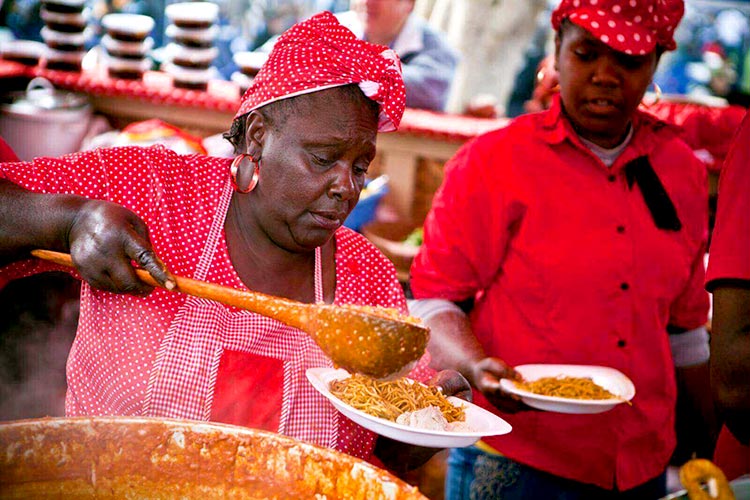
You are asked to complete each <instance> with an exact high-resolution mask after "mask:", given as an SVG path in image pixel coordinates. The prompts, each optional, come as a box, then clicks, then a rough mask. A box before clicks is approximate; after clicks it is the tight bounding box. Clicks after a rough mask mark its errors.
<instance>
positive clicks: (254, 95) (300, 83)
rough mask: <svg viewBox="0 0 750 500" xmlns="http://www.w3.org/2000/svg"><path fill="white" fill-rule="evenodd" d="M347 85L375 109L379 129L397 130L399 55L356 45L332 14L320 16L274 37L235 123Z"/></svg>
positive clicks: (401, 101) (402, 98) (401, 98)
mask: <svg viewBox="0 0 750 500" xmlns="http://www.w3.org/2000/svg"><path fill="white" fill-rule="evenodd" d="M351 83H357V84H359V88H360V89H362V92H363V93H364V94H365V95H366V96H367V97H369V98H370V99H372V100H373V101H375V102H377V103H378V105H379V106H380V120H379V123H378V130H380V131H382V132H389V131H392V130H396V128H398V124H399V123H400V122H401V115H403V114H404V106H405V103H406V91H405V88H404V80H403V78H402V77H401V62H400V61H399V59H398V56H397V55H396V53H395V52H393V51H392V50H391V49H389V48H388V47H384V46H381V45H375V44H372V43H369V42H365V41H362V40H359V39H358V38H357V37H356V36H355V35H354V34H353V33H352V32H351V31H349V30H348V29H347V28H345V27H343V26H342V25H341V24H339V22H338V20H337V19H336V17H334V15H333V14H331V13H330V12H321V13H320V14H316V15H315V16H313V17H311V18H310V19H307V20H305V21H302V22H300V23H297V24H295V25H294V26H292V27H291V28H289V29H288V30H287V31H285V32H284V33H283V34H282V35H281V36H280V37H279V39H278V40H277V41H276V43H275V44H274V47H273V50H272V51H271V53H270V54H269V56H268V59H267V60H266V63H265V64H264V65H263V67H262V68H261V70H260V71H259V72H258V74H257V75H256V76H255V78H254V79H253V83H252V85H251V86H250V88H249V89H247V91H246V92H245V95H243V96H242V101H241V103H240V109H239V110H238V111H237V114H236V115H235V118H237V117H239V116H242V115H244V114H246V113H249V112H250V111H252V110H254V109H257V108H259V107H261V106H264V105H266V104H269V103H272V102H274V101H279V100H281V99H286V98H289V97H294V96H297V95H302V94H309V93H311V92H316V91H318V90H323V89H327V88H331V87H338V86H341V85H347V84H351Z"/></svg>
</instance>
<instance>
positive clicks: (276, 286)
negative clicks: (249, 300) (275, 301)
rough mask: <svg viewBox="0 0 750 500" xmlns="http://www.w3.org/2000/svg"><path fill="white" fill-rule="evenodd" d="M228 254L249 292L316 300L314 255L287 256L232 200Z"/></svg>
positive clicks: (225, 224) (228, 219)
mask: <svg viewBox="0 0 750 500" xmlns="http://www.w3.org/2000/svg"><path fill="white" fill-rule="evenodd" d="M224 232H225V235H226V241H227V252H228V254H229V258H230V260H231V261H232V266H233V267H234V269H235V271H236V272H237V275H238V276H239V277H240V279H241V280H242V282H243V283H244V284H245V286H247V287H248V288H249V289H251V290H255V291H258V292H262V293H266V294H269V295H275V296H280V297H286V298H289V299H294V300H298V301H302V302H313V301H314V299H315V281H314V274H315V251H314V250H313V251H310V252H303V253H300V252H290V251H288V250H286V249H284V248H282V247H281V246H279V245H277V244H276V243H275V242H274V241H273V240H271V238H269V236H268V235H267V234H266V233H265V232H264V231H263V230H262V228H261V227H260V225H259V224H257V222H256V219H255V216H254V214H252V213H247V210H243V209H242V206H241V204H240V203H237V195H236V194H235V195H234V196H233V199H232V202H231V203H230V205H229V211H228V213H227V218H226V221H225V223H224Z"/></svg>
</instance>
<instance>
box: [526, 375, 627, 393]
mask: <svg viewBox="0 0 750 500" xmlns="http://www.w3.org/2000/svg"><path fill="white" fill-rule="evenodd" d="M514 383H515V384H516V387H518V388H519V389H522V390H524V391H528V392H533V393H534V394H539V395H540V396H553V397H557V398H568V399H620V398H619V397H618V396H616V395H614V394H612V393H611V392H609V391H608V390H607V389H605V388H604V387H602V386H600V385H598V384H595V383H594V381H593V380H591V379H590V378H585V377H566V376H559V377H542V378H539V379H537V380H534V381H531V382H525V381H522V382H519V381H516V382H514Z"/></svg>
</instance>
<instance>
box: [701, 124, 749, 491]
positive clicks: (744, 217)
mask: <svg viewBox="0 0 750 500" xmlns="http://www.w3.org/2000/svg"><path fill="white" fill-rule="evenodd" d="M706 288H707V289H708V290H709V291H711V292H712V293H713V316H712V321H711V328H712V329H711V385H712V387H713V389H714V395H715V399H716V403H717V406H718V408H719V411H720V412H721V416H722V417H723V421H724V423H725V427H724V428H723V429H722V433H721V435H720V436H719V441H718V443H717V445H716V453H715V456H714V460H715V461H716V465H718V466H719V467H721V468H722V469H723V470H724V473H725V474H726V475H727V478H729V479H733V478H736V477H739V476H740V475H742V474H747V473H750V446H749V445H750V114H746V116H745V120H744V121H743V123H742V126H741V127H740V129H739V131H738V132H737V134H736V135H735V137H734V142H733V146H732V149H731V150H730V152H729V154H728V155H727V159H726V161H725V163H724V166H723V167H722V170H721V176H720V178H719V198H718V209H717V213H716V225H715V227H714V232H713V238H712V242H711V252H710V254H709V261H708V272H707V275H706Z"/></svg>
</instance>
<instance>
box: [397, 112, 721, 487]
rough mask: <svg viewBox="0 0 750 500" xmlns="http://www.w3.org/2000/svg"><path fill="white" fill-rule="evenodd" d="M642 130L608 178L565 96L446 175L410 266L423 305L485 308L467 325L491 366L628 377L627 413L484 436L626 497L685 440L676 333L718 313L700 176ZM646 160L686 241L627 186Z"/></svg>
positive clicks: (678, 146)
mask: <svg viewBox="0 0 750 500" xmlns="http://www.w3.org/2000/svg"><path fill="white" fill-rule="evenodd" d="M634 123H635V133H634V136H633V139H632V140H631V142H630V144H629V145H628V146H627V147H626V148H625V149H624V151H623V152H622V154H621V156H620V157H619V158H618V159H617V161H616V162H615V163H614V164H613V165H612V166H611V167H609V168H608V167H606V166H605V165H604V164H603V163H602V162H601V161H600V160H599V159H598V158H597V157H596V156H595V155H594V154H593V153H592V152H591V151H590V150H588V149H587V148H586V147H585V146H583V145H582V144H581V142H580V141H579V139H578V138H577V136H575V134H574V132H573V130H572V127H571V126H570V124H569V123H568V122H567V121H566V120H565V119H564V118H563V116H562V114H561V110H560V104H559V100H556V101H555V103H554V104H553V107H552V108H551V109H550V110H549V111H547V112H543V113H538V114H529V115H523V116H521V117H519V118H516V119H515V120H514V121H513V122H512V123H511V124H510V125H509V126H507V127H505V128H503V129H501V130H498V131H495V132H490V133H488V134H485V135H483V136H481V137H479V138H477V139H476V140H474V141H472V142H470V143H468V144H467V145H466V146H464V147H463V148H462V149H461V150H460V151H459V152H458V153H457V155H456V156H455V157H454V158H453V159H452V160H450V161H449V162H448V164H447V165H446V168H445V178H444V181H443V184H442V186H441V187H440V188H439V190H438V191H437V193H436V195H435V198H434V200H433V204H432V209H431V211H430V213H429V215H428V216H427V219H426V221H425V225H424V245H423V246H422V249H421V252H420V253H419V254H418V255H417V257H416V258H415V261H414V264H413V267H412V269H411V287H412V290H413V292H414V296H415V297H416V298H430V297H433V298H443V299H447V300H452V301H462V300H465V299H467V298H472V297H473V298H475V306H474V309H473V311H472V313H471V315H470V319H471V323H472V326H473V329H474V332H475V333H476V335H477V337H478V339H479V341H480V343H481V345H482V346H483V347H484V349H485V351H486V352H487V353H488V355H492V356H498V357H500V358H502V359H504V360H505V361H506V362H508V363H509V364H511V365H519V364H525V363H572V364H594V365H605V366H611V367H614V368H616V369H618V370H620V371H622V372H623V373H625V374H626V375H627V376H628V377H630V378H631V380H632V381H633V382H634V384H635V388H636V396H635V398H634V400H633V406H632V407H631V406H628V405H619V406H618V407H616V408H615V409H613V410H611V411H609V412H606V413H602V414H596V415H569V414H560V413H549V412H538V411H529V412H522V413H520V414H517V415H506V414H503V415H502V417H503V418H505V419H507V420H508V421H509V422H510V423H511V425H512V426H513V432H511V433H510V434H508V435H505V436H497V437H491V438H487V439H486V441H487V442H488V444H489V445H490V446H492V447H494V448H495V449H497V450H498V451H500V452H501V453H503V454H505V455H507V456H508V457H510V458H512V459H515V460H518V461H519V462H522V463H525V464H528V465H531V466H533V467H535V468H538V469H541V470H544V471H547V472H550V473H552V474H556V475H558V476H562V477H566V478H570V479H574V480H578V481H582V482H586V483H594V484H596V485H599V486H601V487H604V488H613V487H614V486H615V485H616V486H617V487H618V488H619V489H621V490H625V489H629V488H632V487H634V486H636V485H638V484H640V483H643V482H644V481H646V480H648V479H651V478H653V477H655V476H656V475H658V474H659V473H661V472H662V471H663V470H664V469H665V467H666V465H667V462H668V460H669V457H670V454H671V453H672V450H673V448H674V445H675V435H674V430H673V429H674V408H675V398H676V388H675V380H674V367H673V363H672V356H671V351H670V346H669V340H668V336H667V333H666V328H667V324H673V325H677V326H681V327H684V328H688V329H692V328H697V327H699V326H701V325H703V324H705V322H706V319H707V311H708V296H707V294H706V292H705V291H704V290H703V286H702V285H703V278H704V270H703V254H704V251H705V245H706V237H707V205H708V200H707V196H708V195H707V187H706V173H705V168H704V167H703V165H702V164H701V163H700V162H699V161H698V160H697V159H696V158H695V156H694V155H693V154H692V152H691V150H690V148H689V147H688V146H687V145H686V144H685V143H684V142H682V141H681V140H680V139H679V138H678V137H677V135H676V132H674V131H673V130H672V129H671V128H670V127H669V126H667V125H665V124H662V123H660V122H656V121H655V120H654V119H653V118H651V117H649V116H648V115H646V114H642V113H638V114H637V115H636V120H635V122H634ZM646 154H647V155H648V156H649V159H650V162H651V164H652V165H653V168H654V170H655V171H656V173H657V174H658V176H659V178H660V179H661V182H662V183H663V184H664V186H665V189H666V190H667V192H668V193H669V195H670V198H671V199H672V201H673V202H674V205H675V207H676V209H677V213H678V215H679V218H680V220H681V221H682V224H683V229H682V230H681V231H679V232H671V231H663V230H659V229H657V228H656V226H655V224H654V221H653V219H652V217H651V215H650V213H649V211H648V209H647V207H646V205H645V203H644V200H643V197H642V195H641V193H640V192H639V190H638V189H637V187H636V188H633V190H632V191H631V190H629V189H628V187H627V182H626V179H625V174H624V171H623V167H624V165H625V164H626V163H628V162H629V161H630V160H633V159H634V158H636V157H640V156H642V155H646ZM610 177H611V179H612V180H611V181H610ZM476 400H477V401H478V402H479V403H480V404H481V405H482V406H484V407H485V408H488V409H489V410H491V411H492V410H493V409H492V407H491V406H490V405H489V404H488V403H487V402H486V401H485V400H484V399H483V398H482V397H481V396H480V395H478V394H477V395H476Z"/></svg>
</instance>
